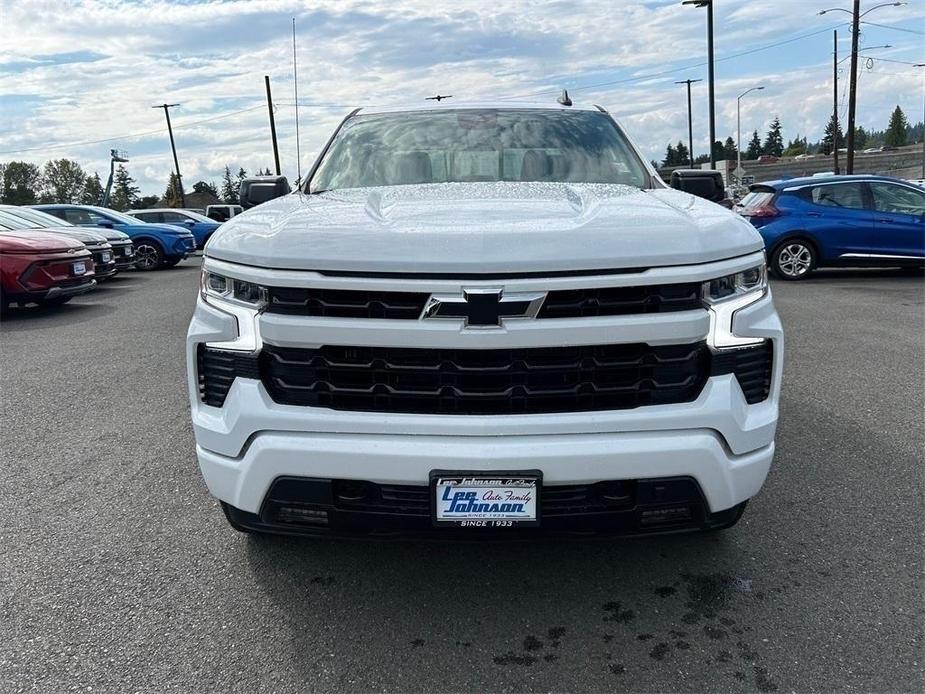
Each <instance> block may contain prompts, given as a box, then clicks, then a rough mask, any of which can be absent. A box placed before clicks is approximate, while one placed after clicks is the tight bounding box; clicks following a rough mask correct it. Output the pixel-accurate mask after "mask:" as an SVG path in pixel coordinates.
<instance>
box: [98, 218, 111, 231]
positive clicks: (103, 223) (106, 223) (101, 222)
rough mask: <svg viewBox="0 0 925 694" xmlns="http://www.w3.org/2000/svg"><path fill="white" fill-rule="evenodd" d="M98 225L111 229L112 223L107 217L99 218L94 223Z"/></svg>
mask: <svg viewBox="0 0 925 694" xmlns="http://www.w3.org/2000/svg"><path fill="white" fill-rule="evenodd" d="M96 226H98V227H105V228H106V229H112V227H113V223H112V222H111V221H109V220H108V219H101V220H99V221H98V222H97V223H96Z"/></svg>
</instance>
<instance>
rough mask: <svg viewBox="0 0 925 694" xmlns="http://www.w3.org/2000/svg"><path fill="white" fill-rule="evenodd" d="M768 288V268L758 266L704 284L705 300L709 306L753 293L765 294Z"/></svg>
mask: <svg viewBox="0 0 925 694" xmlns="http://www.w3.org/2000/svg"><path fill="white" fill-rule="evenodd" d="M767 287H768V269H767V266H766V265H764V264H762V265H756V266H755V267H750V268H749V269H748V270H743V271H742V272H736V273H734V274H732V275H726V276H725V277H719V278H717V279H715V280H710V281H709V282H704V283H703V300H704V301H706V302H707V303H708V304H714V303H716V302H718V301H727V300H729V299H731V298H735V297H737V296H742V295H744V294H751V293H752V292H759V293H761V294H763V293H764V290H765V289H767Z"/></svg>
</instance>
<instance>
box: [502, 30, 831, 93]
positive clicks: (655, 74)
mask: <svg viewBox="0 0 925 694" xmlns="http://www.w3.org/2000/svg"><path fill="white" fill-rule="evenodd" d="M846 25H847V22H841V23H840V24H834V25H832V26H829V27H826V28H825V29H820V30H819V31H812V32H809V33H808V34H800V35H799V36H793V37H791V38H789V39H784V40H783V41H777V42H775V43H769V44H767V45H766V46H758V47H757V48H751V49H749V50H747V51H741V52H740V53H733V54H732V55H727V56H724V57H722V58H717V59H716V60H715V61H714V62H717V63H720V62H723V61H726V60H733V59H735V58H741V57H742V56H745V55H751V54H752V53H758V52H759V51H766V50H768V49H769V48H777V47H778V46H783V45H786V44H788V43H793V42H794V41H801V40H803V39H806V38H809V37H811V36H817V35H819V34H822V33H824V32H829V31H832V30H833V29H837V28H838V27H842V26H846ZM706 64H707V61H702V62H699V63H692V64H690V65H685V66H682V67H678V68H671V69H669V70H662V71H660V72H650V73H648V74H645V75H637V76H636V77H627V78H624V79H619V80H611V81H609V82H598V83H597V84H586V85H584V86H581V87H570V89H571V91H576V92H578V91H583V90H586V89H597V88H598V87H609V86H613V85H616V84H626V83H629V82H641V81H643V80H648V79H652V78H654V77H663V76H665V75H671V74H674V73H677V72H684V71H686V70H692V69H694V68H698V67H703V66H704V65H706ZM557 93H559V89H547V90H544V91H540V92H532V93H530V94H518V95H516V96H507V97H503V98H502V99H501V101H512V100H514V99H524V98H528V97H531V96H542V95H544V94H557Z"/></svg>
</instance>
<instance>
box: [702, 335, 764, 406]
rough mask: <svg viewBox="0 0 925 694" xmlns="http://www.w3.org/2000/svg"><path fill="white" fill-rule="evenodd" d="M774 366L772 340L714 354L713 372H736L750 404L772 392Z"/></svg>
mask: <svg viewBox="0 0 925 694" xmlns="http://www.w3.org/2000/svg"><path fill="white" fill-rule="evenodd" d="M773 366H774V345H773V343H772V342H771V341H770V340H767V341H766V342H764V343H763V344H760V345H756V346H754V347H745V348H743V349H735V350H729V351H726V352H722V353H720V354H715V355H714V356H713V373H714V374H717V375H718V374H735V377H736V380H737V381H738V382H739V387H740V388H741V389H742V393H743V394H744V395H745V401H746V402H747V403H748V404H750V405H754V404H755V403H758V402H762V401H764V400H767V398H768V394H769V393H770V392H771V375H772V373H773Z"/></svg>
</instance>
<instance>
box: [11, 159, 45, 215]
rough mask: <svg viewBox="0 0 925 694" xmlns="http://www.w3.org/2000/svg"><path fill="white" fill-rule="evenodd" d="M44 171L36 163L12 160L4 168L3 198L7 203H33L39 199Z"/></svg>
mask: <svg viewBox="0 0 925 694" xmlns="http://www.w3.org/2000/svg"><path fill="white" fill-rule="evenodd" d="M41 184H42V172H41V170H40V169H39V167H38V166H36V165H35V164H30V163H29V162H25V161H11V162H10V163H9V164H7V165H6V166H5V167H4V169H3V199H2V202H4V203H6V204H7V205H32V204H34V203H35V202H36V200H37V199H38V191H39V189H40V187H41Z"/></svg>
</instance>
